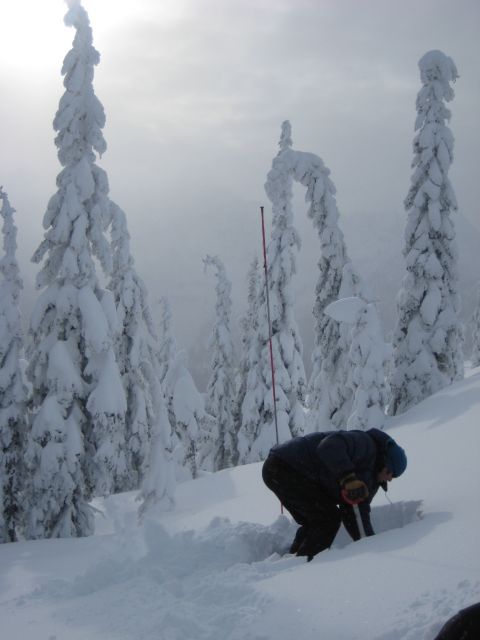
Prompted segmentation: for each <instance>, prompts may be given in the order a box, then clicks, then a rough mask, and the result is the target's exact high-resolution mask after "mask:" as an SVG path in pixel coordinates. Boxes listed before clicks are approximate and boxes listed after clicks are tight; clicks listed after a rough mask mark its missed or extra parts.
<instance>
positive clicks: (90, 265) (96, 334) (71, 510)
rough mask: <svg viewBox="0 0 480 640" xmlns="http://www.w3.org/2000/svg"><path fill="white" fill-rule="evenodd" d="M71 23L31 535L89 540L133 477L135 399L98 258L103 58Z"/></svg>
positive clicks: (37, 371) (42, 275) (43, 255)
mask: <svg viewBox="0 0 480 640" xmlns="http://www.w3.org/2000/svg"><path fill="white" fill-rule="evenodd" d="M65 22H66V24H67V25H69V26H74V28H75V30H76V34H75V37H74V40H73V46H72V49H71V50H70V52H69V53H68V54H67V56H66V57H65V60H64V63H63V68H62V75H64V76H65V78H64V86H65V93H64V94H63V96H62V98H61V100H60V105H59V109H58V111H57V114H56V116H55V119H54V123H53V125H54V129H55V130H56V131H57V136H56V139H55V144H56V146H57V148H58V158H59V160H60V163H61V165H62V167H63V169H62V171H61V172H60V174H59V175H58V177H57V186H58V190H57V192H56V193H55V194H54V195H53V197H52V198H51V199H50V202H49V204H48V207H47V211H46V213H45V216H44V220H43V225H44V228H45V229H46V232H45V237H44V240H43V241H42V243H41V244H40V246H39V248H38V249H37V251H36V252H35V254H34V256H33V261H34V262H36V263H40V262H41V261H42V260H43V261H44V263H43V266H42V268H41V270H40V272H39V274H38V276H37V288H38V289H43V292H42V293H41V294H40V297H39V299H38V301H37V303H36V306H35V308H34V312H33V315H32V320H31V325H30V334H31V344H30V346H29V356H30V363H29V367H28V376H29V379H30V381H31V383H32V387H33V390H34V392H33V398H32V409H33V413H34V415H33V421H32V428H31V431H30V433H29V442H28V448H27V462H28V465H29V468H30V473H31V478H32V483H31V490H30V492H29V500H28V508H29V515H30V517H29V522H28V526H27V536H28V537H30V538H42V537H57V536H81V535H88V534H90V533H91V532H92V528H93V518H92V513H91V510H90V508H89V505H88V500H89V499H90V497H91V496H92V494H100V495H104V494H108V493H109V492H111V491H112V490H113V489H114V487H115V486H119V485H121V484H122V482H123V481H124V478H125V475H126V465H125V459H124V442H122V433H123V429H122V425H123V421H124V414H125V410H126V402H125V395H124V392H123V388H122V383H121V378H120V374H119V371H118V367H117V364H116V360H115V355H114V352H113V336H114V331H115V328H116V323H117V319H116V314H115V309H114V305H113V300H112V296H111V294H110V293H109V292H107V291H105V290H103V289H102V288H101V287H100V285H99V282H98V278H97V274H96V266H95V258H96V259H98V261H99V262H100V264H101V266H102V267H103V270H104V272H105V273H106V274H108V273H110V271H111V267H112V264H111V253H110V247H109V244H108V241H107V239H106V238H105V236H104V227H105V224H106V223H107V221H108V219H109V216H110V201H109V199H108V180H107V176H106V173H105V172H104V171H103V170H102V169H100V168H99V167H98V166H97V165H96V155H95V153H98V154H102V153H103V152H104V151H105V149H106V144H105V140H104V138H103V134H102V127H103V126H104V124H105V115H104V111H103V107H102V105H101V103H100V102H99V100H98V99H97V97H96V96H95V93H94V90H93V84H92V82H93V75H94V66H95V65H96V64H97V63H98V61H99V54H98V52H97V51H96V50H95V49H94V47H93V44H92V30H91V28H90V24H89V20H88V16H87V13H86V11H85V10H84V8H83V7H82V6H81V5H80V4H79V3H75V4H72V6H71V8H70V10H69V11H68V13H67V15H66V17H65Z"/></svg>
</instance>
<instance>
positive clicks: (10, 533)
mask: <svg viewBox="0 0 480 640" xmlns="http://www.w3.org/2000/svg"><path fill="white" fill-rule="evenodd" d="M0 200H1V201H2V208H1V209H0V216H1V218H2V235H3V256H2V258H1V259H0V278H1V279H0V543H2V542H14V541H15V540H16V539H17V532H18V530H19V529H20V528H21V524H22V507H23V500H22V490H23V485H24V483H25V481H26V477H25V469H24V465H23V447H24V441H25V433H26V405H27V389H26V387H25V384H24V383H23V378H22V370H21V366H20V359H21V357H22V354H23V332H22V321H21V314H20V309H19V301H20V294H21V291H22V289H23V283H22V280H21V278H20V270H19V268H18V263H17V258H16V250H17V227H16V226H15V223H14V221H13V214H14V213H15V209H13V208H12V207H11V205H10V202H9V200H8V196H7V194H6V193H5V192H4V191H3V189H2V188H1V187H0Z"/></svg>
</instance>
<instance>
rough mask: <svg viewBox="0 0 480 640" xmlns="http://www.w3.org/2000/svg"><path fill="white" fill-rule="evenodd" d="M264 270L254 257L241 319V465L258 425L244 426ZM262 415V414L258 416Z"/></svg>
mask: <svg viewBox="0 0 480 640" xmlns="http://www.w3.org/2000/svg"><path fill="white" fill-rule="evenodd" d="M260 278H261V273H260V264H259V260H258V256H254V258H253V260H252V262H251V264H250V269H249V271H248V275H247V286H248V293H247V309H246V312H245V315H244V316H243V318H242V319H241V320H240V330H241V358H240V364H239V368H238V375H237V397H236V401H235V413H234V420H235V430H236V432H237V446H238V454H239V459H238V462H239V463H240V464H244V463H245V456H246V454H247V453H248V451H250V447H251V446H252V444H253V441H250V440H249V435H250V434H252V433H255V428H256V427H255V424H253V425H250V427H249V428H248V429H247V424H248V422H249V421H248V420H246V421H245V424H244V425H243V428H242V423H243V409H242V407H243V403H244V401H245V397H246V395H247V385H248V375H249V373H250V371H251V370H253V369H254V368H255V367H256V365H257V360H258V356H256V349H255V347H256V344H257V332H258V326H259V322H260V318H259V314H260V309H259V295H260V286H261V281H260ZM257 417H258V415H257Z"/></svg>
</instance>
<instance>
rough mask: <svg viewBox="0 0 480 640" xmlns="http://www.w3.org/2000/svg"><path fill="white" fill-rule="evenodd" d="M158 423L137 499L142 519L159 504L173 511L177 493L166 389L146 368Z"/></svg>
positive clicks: (151, 437)
mask: <svg viewBox="0 0 480 640" xmlns="http://www.w3.org/2000/svg"><path fill="white" fill-rule="evenodd" d="M145 377H146V379H147V382H148V385H149V390H150V398H151V412H152V416H153V417H154V420H153V421H152V424H151V427H150V431H151V434H150V446H149V452H148V455H147V457H146V465H145V471H144V475H143V480H142V484H141V487H140V492H139V494H138V496H137V500H139V501H141V503H142V504H141V505H140V507H139V510H138V513H139V517H140V519H142V518H143V516H144V515H145V513H146V512H147V511H148V510H149V509H150V507H152V506H153V505H156V504H161V505H162V506H163V507H165V508H171V507H172V506H173V504H174V494H175V463H174V459H173V434H172V427H171V424H170V420H169V419H168V410H167V404H166V401H165V397H164V394H163V390H162V386H161V384H160V382H159V380H158V378H157V377H156V375H155V374H154V370H153V367H151V366H148V367H146V368H145Z"/></svg>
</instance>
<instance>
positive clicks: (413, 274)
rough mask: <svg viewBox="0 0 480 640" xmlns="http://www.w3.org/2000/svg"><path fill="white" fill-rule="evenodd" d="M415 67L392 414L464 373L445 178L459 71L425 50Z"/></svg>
mask: <svg viewBox="0 0 480 640" xmlns="http://www.w3.org/2000/svg"><path fill="white" fill-rule="evenodd" d="M419 68H420V78H421V82H422V88H421V89H420V91H419V93H418V96H417V104H416V106H417V119H416V122H415V130H416V131H418V133H417V135H416V136H415V139H414V141H413V151H414V159H413V167H414V168H415V170H414V173H413V176H412V179H411V187H410V191H409V193H408V195H407V197H406V199H405V209H406V210H407V212H408V221H407V226H406V230H405V247H404V250H403V253H404V256H405V260H406V270H407V274H406V276H405V278H404V280H403V284H402V289H401V290H400V292H399V295H398V314H399V317H398V321H397V326H396V329H395V333H394V338H393V346H394V355H393V372H392V376H391V381H390V384H391V390H392V399H391V403H390V406H389V413H391V414H392V415H393V414H398V413H401V412H403V411H405V410H406V409H407V408H408V407H410V406H411V405H414V404H416V403H418V402H420V401H421V400H423V399H424V398H426V397H428V396H429V395H431V394H432V393H435V392H436V391H438V390H439V389H441V388H442V387H444V386H446V385H448V384H450V383H451V382H452V381H453V380H456V379H459V378H461V377H462V376H463V356H462V341H463V329H462V326H461V324H460V321H459V317H458V315H459V308H460V301H459V295H458V276H457V254H458V252H457V247H456V241H455V229H454V224H453V220H452V219H451V213H452V212H453V211H455V210H456V209H457V204H456V200H455V194H454V192H453V189H452V186H451V184H450V180H449V178H448V172H449V169H450V165H451V163H452V159H453V143H454V140H453V135H452V133H451V131H450V129H449V128H448V127H447V125H446V121H448V120H449V118H450V111H449V110H448V109H447V108H446V106H445V104H444V103H445V101H447V102H448V101H450V100H452V99H453V97H454V92H453V89H452V87H451V85H450V83H451V82H454V81H455V80H456V79H457V77H458V74H457V69H456V67H455V64H454V63H453V60H452V59H451V58H449V57H447V56H446V55H445V54H444V53H442V52H441V51H429V52H428V53H426V54H425V55H424V56H423V57H422V58H421V59H420V61H419Z"/></svg>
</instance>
